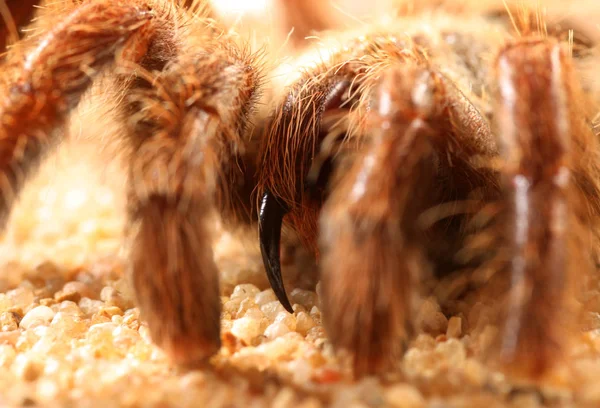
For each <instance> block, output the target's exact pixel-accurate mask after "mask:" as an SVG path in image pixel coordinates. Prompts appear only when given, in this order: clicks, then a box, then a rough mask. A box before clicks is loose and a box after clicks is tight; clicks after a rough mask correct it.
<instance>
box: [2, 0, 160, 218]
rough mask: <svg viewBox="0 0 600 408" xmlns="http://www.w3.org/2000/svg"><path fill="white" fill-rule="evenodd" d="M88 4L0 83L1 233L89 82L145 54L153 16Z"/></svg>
mask: <svg viewBox="0 0 600 408" xmlns="http://www.w3.org/2000/svg"><path fill="white" fill-rule="evenodd" d="M132 3H133V4H128V3H127V2H124V1H110V2H109V1H100V2H88V3H85V4H84V5H81V6H79V7H78V8H76V9H75V10H74V11H72V12H70V13H69V14H67V15H66V16H65V17H64V19H63V20H62V21H61V22H59V23H58V24H57V25H56V26H55V28H54V29H53V30H51V31H50V32H48V33H46V34H44V36H43V37H41V38H39V39H38V40H37V43H36V46H35V47H32V48H30V49H29V50H28V51H27V52H26V53H25V54H24V56H23V58H17V57H16V56H14V57H12V58H10V59H9V62H8V63H7V65H5V66H4V67H3V69H4V72H3V73H2V80H1V81H0V227H2V226H3V225H4V224H5V223H6V220H7V217H8V214H9V211H10V208H11V206H12V204H13V202H14V200H15V199H16V197H17V195H18V193H19V191H20V189H21V187H22V185H23V183H24V181H25V179H26V177H27V175H28V174H29V173H31V171H32V170H33V168H34V167H35V165H36V164H37V163H38V162H39V160H40V159H41V157H42V156H43V154H44V153H45V152H46V151H47V150H48V148H49V147H50V146H51V145H53V144H55V143H56V142H58V139H59V136H60V135H59V133H60V132H57V131H56V128H57V127H60V126H61V125H62V124H63V123H64V121H65V118H66V116H67V115H68V113H69V112H70V111H71V109H73V108H74V107H75V106H76V105H77V103H78V102H79V100H80V98H81V95H82V94H83V92H84V91H85V90H86V89H88V88H89V86H90V85H91V84H92V79H93V77H95V76H96V75H97V74H98V73H99V72H100V71H101V70H102V69H103V68H105V67H106V66H107V65H109V64H110V63H111V62H113V61H114V60H115V56H117V54H119V53H120V52H123V53H126V54H127V55H128V57H131V58H135V57H136V56H141V55H143V53H144V52H145V47H146V46H147V41H146V40H147V39H148V36H149V31H151V30H152V21H153V17H154V15H153V13H152V12H151V10H150V9H149V8H148V7H145V6H144V5H143V3H141V2H132Z"/></svg>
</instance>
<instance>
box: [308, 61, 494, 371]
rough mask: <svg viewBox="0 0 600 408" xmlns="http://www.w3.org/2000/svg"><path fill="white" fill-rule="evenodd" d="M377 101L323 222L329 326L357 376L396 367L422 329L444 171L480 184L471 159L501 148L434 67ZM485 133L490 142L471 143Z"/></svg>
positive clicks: (413, 69) (394, 79)
mask: <svg viewBox="0 0 600 408" xmlns="http://www.w3.org/2000/svg"><path fill="white" fill-rule="evenodd" d="M372 93H373V98H374V100H372V102H371V105H370V106H371V112H372V113H371V114H370V117H369V118H368V121H367V132H368V133H369V136H368V141H367V143H366V144H365V147H364V148H363V152H362V154H359V157H358V159H356V160H355V161H354V163H353V165H352V166H351V168H350V170H349V171H347V172H345V173H343V174H341V175H339V181H338V182H337V183H335V182H334V184H333V186H332V192H331V195H330V196H329V197H328V198H327V200H326V202H325V204H324V206H323V210H322V213H321V217H320V224H319V227H320V229H319V231H320V238H319V243H320V250H321V254H322V260H321V271H322V274H321V279H322V285H323V286H322V290H323V296H322V302H323V322H324V325H325V328H326V331H327V333H328V336H329V338H330V339H331V341H332V343H333V344H334V345H335V346H336V347H337V348H341V349H346V350H349V351H350V352H351V353H352V354H353V355H354V370H355V373H356V374H357V375H362V374H365V373H373V372H380V371H383V370H386V369H389V368H390V365H391V364H393V363H394V361H399V357H401V355H402V353H403V352H404V349H405V347H404V344H405V343H406V341H407V340H408V339H409V336H410V335H411V333H412V332H413V331H414V329H415V322H414V321H413V320H412V316H413V315H414V313H413V312H414V307H413V305H414V300H415V297H416V294H417V293H418V284H419V282H418V281H419V278H420V277H421V276H423V273H424V272H425V271H426V270H428V269H429V268H430V267H432V266H433V264H430V263H429V262H428V260H427V258H428V256H427V255H428V253H427V250H428V246H429V245H428V243H427V238H426V236H425V234H424V232H425V231H424V230H423V229H422V227H421V226H420V225H419V223H418V221H417V220H418V218H419V215H420V214H421V213H422V212H423V211H424V210H426V209H428V208H431V207H433V206H435V205H436V203H438V200H440V198H441V196H440V195H439V194H440V192H441V190H440V188H441V189H443V188H445V186H440V185H439V183H438V182H437V177H438V176H439V172H440V171H441V170H440V168H446V169H448V168H451V171H453V172H454V173H456V174H458V177H459V178H463V177H464V178H465V179H466V180H468V179H471V181H473V182H474V179H476V174H477V171H475V170H474V169H472V168H470V167H469V163H468V160H467V158H468V157H471V156H473V155H476V154H477V153H478V154H482V155H483V154H491V150H493V147H492V146H490V143H489V141H490V140H492V137H491V134H490V131H489V127H488V126H487V124H486V122H485V120H483V118H481V116H480V115H479V113H478V112H477V110H476V109H475V108H474V107H473V106H472V105H471V104H470V103H469V102H468V101H467V99H466V98H465V97H464V96H463V95H462V94H461V93H460V92H458V91H457V90H456V88H454V86H453V85H452V83H451V82H450V81H449V80H448V79H446V78H444V77H443V76H442V75H440V74H438V73H436V72H435V71H432V70H430V69H429V68H427V67H423V66H419V65H413V64H411V63H404V64H400V66H396V67H393V68H388V69H387V70H386V71H384V72H383V73H382V76H381V79H380V80H379V81H378V82H377V84H376V85H375V87H374V88H373V91H372ZM476 129H477V133H479V136H481V138H476V137H473V138H471V137H472V136H473V135H474V132H473V131H475V130H476ZM486 149H488V150H490V151H486ZM447 156H452V157H453V158H454V164H453V166H451V165H450V164H449V163H444V160H445V157H447ZM463 159H464V160H465V161H464V162H462V163H461V161H462V160H463ZM436 161H437V162H438V163H440V165H439V166H436V165H434V164H433V163H435V162H436ZM484 183H485V182H484V181H483V180H481V181H480V182H479V184H481V185H484ZM440 233H441V232H440Z"/></svg>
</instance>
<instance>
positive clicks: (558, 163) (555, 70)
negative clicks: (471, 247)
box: [495, 38, 598, 379]
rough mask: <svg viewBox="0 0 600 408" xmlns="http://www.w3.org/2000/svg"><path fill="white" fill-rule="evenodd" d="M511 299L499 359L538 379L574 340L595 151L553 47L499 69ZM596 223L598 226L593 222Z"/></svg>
mask: <svg viewBox="0 0 600 408" xmlns="http://www.w3.org/2000/svg"><path fill="white" fill-rule="evenodd" d="M495 70H496V71H495V78H496V81H497V87H498V90H497V97H496V98H497V108H496V119H497V125H498V143H499V147H500V150H501V157H502V161H503V163H502V179H503V188H504V191H505V206H506V214H505V217H506V218H505V219H504V222H503V225H506V227H505V229H504V231H503V237H504V240H505V246H506V249H507V250H508V251H509V258H510V259H511V261H510V264H509V265H508V266H507V268H508V271H509V273H510V291H509V298H508V305H507V310H506V316H505V325H504V331H503V334H502V337H501V348H500V357H501V362H502V363H503V364H504V365H505V366H506V368H507V369H508V370H509V371H511V372H513V373H514V374H516V375H522V376H525V377H526V378H531V379H538V378H540V377H542V376H544V375H545V374H547V373H548V371H549V370H550V369H551V368H553V367H556V365H557V362H558V361H561V358H562V357H564V354H565V351H566V349H567V345H568V339H569V333H573V332H574V331H575V330H576V325H575V324H574V321H575V320H576V314H575V313H574V312H575V311H576V310H574V309H573V307H572V302H573V300H574V299H573V296H574V288H575V285H576V284H577V283H578V282H577V280H578V278H579V279H580V281H581V280H583V279H585V278H584V277H585V276H586V275H587V274H589V273H590V272H591V271H592V267H593V265H592V247H593V245H594V240H595V237H594V236H593V234H587V233H586V232H585V231H586V228H588V229H589V228H590V227H593V226H594V225H596V224H597V217H598V211H597V206H598V186H597V179H596V180H595V177H596V176H597V163H594V162H593V161H592V162H591V163H590V158H592V160H597V158H596V157H594V156H590V154H589V153H588V152H592V154H593V155H597V151H598V142H597V141H596V140H595V137H594V135H593V133H592V130H591V127H590V126H589V125H588V123H586V120H588V119H590V117H589V116H588V115H587V114H586V113H588V112H587V111H588V110H589V106H586V104H585V102H584V101H585V97H584V96H583V93H582V91H581V87H580V85H579V83H578V80H577V78H576V75H575V72H574V68H573V63H572V61H571V57H570V55H569V54H568V51H567V50H566V49H565V48H563V47H561V46H560V45H559V44H558V43H556V42H554V41H552V40H544V39H535V38H534V39H527V38H524V39H521V40H519V41H516V42H514V43H512V44H509V45H507V46H506V47H505V48H504V49H503V50H502V51H501V52H500V54H499V56H498V58H497V60H496V65H495ZM594 219H595V221H594Z"/></svg>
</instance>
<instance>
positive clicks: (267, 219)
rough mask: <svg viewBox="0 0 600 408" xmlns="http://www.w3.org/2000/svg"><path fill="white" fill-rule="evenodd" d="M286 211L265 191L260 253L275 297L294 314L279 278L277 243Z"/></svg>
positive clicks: (260, 217)
mask: <svg viewBox="0 0 600 408" xmlns="http://www.w3.org/2000/svg"><path fill="white" fill-rule="evenodd" d="M287 212H288V209H287V208H286V207H285V206H284V205H282V204H281V203H280V202H279V200H277V198H275V197H274V196H273V194H272V193H271V192H270V191H268V190H267V191H266V192H265V194H264V195H263V197H262V200H261V203H260V213H259V225H258V229H259V234H260V253H261V254H262V258H263V263H264V265H265V270H266V271H267V278H269V283H270V284H271V288H273V292H275V296H277V299H279V302H280V303H281V305H282V306H283V307H284V308H285V310H287V311H288V312H290V313H294V310H293V309H292V305H291V304H290V301H289V299H288V297H287V294H286V293H285V287H284V285H283V279H282V277H281V263H280V261H279V243H280V240H281V224H282V223H283V216H284V215H285V214H286V213H287Z"/></svg>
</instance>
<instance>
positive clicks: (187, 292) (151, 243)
mask: <svg viewBox="0 0 600 408" xmlns="http://www.w3.org/2000/svg"><path fill="white" fill-rule="evenodd" d="M207 41H209V39H207ZM226 44H227V43H226ZM201 46H202V47H204V46H206V47H208V48H207V49H210V52H202V48H200V49H198V48H197V47H192V49H191V50H190V51H182V52H181V53H180V54H179V55H178V56H177V59H176V60H175V61H174V62H172V63H169V64H167V65H166V66H165V68H164V69H163V70H162V71H161V72H159V73H158V74H157V76H156V77H155V78H150V79H149V81H150V82H148V83H146V86H141V87H140V89H138V91H137V92H135V93H134V94H133V96H132V99H131V101H130V103H131V104H132V105H133V106H135V107H136V111H137V112H139V113H137V114H136V115H134V116H133V117H132V118H131V119H130V125H131V127H130V134H129V135H128V136H129V140H130V142H131V145H132V152H131V156H130V168H129V178H130V183H129V194H128V216H129V227H128V235H129V239H130V242H131V247H132V249H131V254H130V264H131V273H132V277H133V284H134V288H135V291H136V296H137V301H138V306H139V307H140V311H141V312H142V314H143V316H144V318H145V319H146V321H147V322H148V325H149V328H150V332H151V335H152V339H153V341H154V342H155V343H157V344H158V345H159V346H160V347H162V348H163V349H164V350H165V351H166V352H167V354H168V355H169V356H170V357H171V359H172V360H173V361H174V362H176V363H179V364H188V365H194V364H197V363H200V362H202V361H203V360H205V359H206V358H207V357H209V356H211V355H212V354H214V353H215V352H216V351H217V350H218V349H219V347H220V336H219V334H220V325H219V322H220V306H221V302H220V297H219V295H220V293H219V282H218V270H217V267H216V265H215V263H214V261H213V252H212V234H211V225H212V222H214V221H213V219H212V218H211V217H210V216H209V215H210V214H211V213H214V211H215V210H220V209H221V208H223V207H227V203H225V201H226V200H227V199H228V198H229V197H230V196H231V194H230V193H229V192H230V189H231V188H232V186H231V185H230V184H229V183H228V181H230V180H228V179H227V177H226V174H228V173H229V172H231V168H232V167H233V168H237V167H236V166H237V163H235V162H234V160H233V158H234V157H235V153H236V152H237V151H238V150H239V149H240V148H241V147H242V146H243V145H242V140H241V139H240V134H241V133H242V129H241V127H238V126H237V124H240V123H241V124H243V123H245V122H246V121H247V117H246V113H244V112H248V111H249V109H247V108H248V106H249V105H250V104H251V103H252V101H253V95H255V90H256V87H257V86H258V78H257V71H256V70H255V69H248V68H249V67H251V66H252V65H251V63H252V61H251V60H250V59H249V57H243V56H241V55H238V53H237V51H236V50H235V49H233V48H226V47H224V48H220V47H219V45H218V44H216V43H214V44H206V43H204V44H201ZM131 110H132V109H131ZM223 180H224V181H223Z"/></svg>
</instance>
